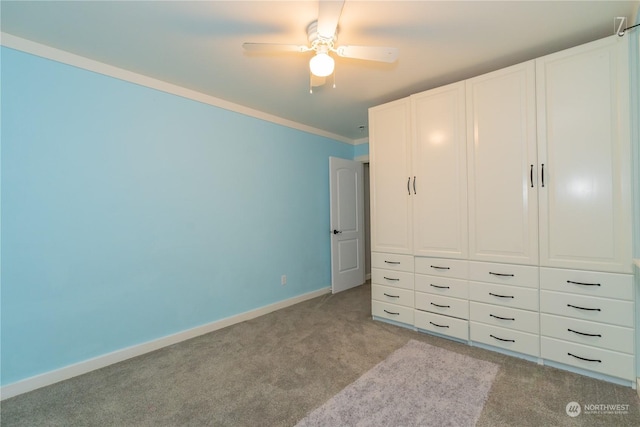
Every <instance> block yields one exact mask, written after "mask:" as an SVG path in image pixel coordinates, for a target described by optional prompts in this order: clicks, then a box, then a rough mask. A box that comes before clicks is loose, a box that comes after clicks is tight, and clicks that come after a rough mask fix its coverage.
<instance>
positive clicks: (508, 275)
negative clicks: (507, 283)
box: [489, 271, 515, 277]
mask: <svg viewBox="0 0 640 427" xmlns="http://www.w3.org/2000/svg"><path fill="white" fill-rule="evenodd" d="M489 274H493V275H494V276H501V277H515V274H505V273H494V272H493V271H490V272H489Z"/></svg>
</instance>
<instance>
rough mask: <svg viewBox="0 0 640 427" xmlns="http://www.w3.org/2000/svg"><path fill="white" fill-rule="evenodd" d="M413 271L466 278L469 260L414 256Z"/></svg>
mask: <svg viewBox="0 0 640 427" xmlns="http://www.w3.org/2000/svg"><path fill="white" fill-rule="evenodd" d="M415 268H416V269H415V272H416V273H419V274H428V275H430V276H441V277H453V278H455V279H466V278H467V277H468V274H469V261H466V260H461V259H448V258H425V257H416V261H415Z"/></svg>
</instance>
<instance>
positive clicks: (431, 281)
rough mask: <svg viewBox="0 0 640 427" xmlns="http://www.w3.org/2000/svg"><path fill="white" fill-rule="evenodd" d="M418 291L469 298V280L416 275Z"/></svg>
mask: <svg viewBox="0 0 640 427" xmlns="http://www.w3.org/2000/svg"><path fill="white" fill-rule="evenodd" d="M415 289H416V292H428V293H430V294H436V295H444V296H447V297H454V298H465V299H467V298H469V282H467V281H466V280H462V279H451V278H449V277H438V276H425V275H423V274H416V275H415Z"/></svg>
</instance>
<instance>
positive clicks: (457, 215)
mask: <svg viewBox="0 0 640 427" xmlns="http://www.w3.org/2000/svg"><path fill="white" fill-rule="evenodd" d="M464 91H465V86H464V82H461V83H455V84H452V85H448V86H444V87H441V88H438V89H434V90H429V91H426V92H423V93H420V94H416V95H412V96H411V112H412V128H413V138H412V155H413V163H412V164H413V176H412V180H413V181H412V187H411V191H412V193H413V197H414V199H413V239H414V240H413V253H414V254H415V255H423V256H434V257H443V258H466V257H467V254H468V238H467V235H468V233H467V169H466V168H467V158H466V139H465V138H466V135H465V103H464V99H465V98H464Z"/></svg>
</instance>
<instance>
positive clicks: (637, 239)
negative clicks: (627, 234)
mask: <svg viewBox="0 0 640 427" xmlns="http://www.w3.org/2000/svg"><path fill="white" fill-rule="evenodd" d="M635 23H636V24H638V23H640V10H639V11H638V14H637V16H636V22H635ZM627 36H628V37H630V40H629V41H630V43H629V45H630V49H631V52H630V53H631V57H630V60H631V85H630V95H631V141H632V145H631V146H632V151H631V152H632V159H633V165H634V167H633V184H634V186H633V190H634V195H635V198H634V199H635V200H634V214H633V218H634V243H635V246H634V250H633V252H634V257H635V258H637V259H640V28H638V27H636V28H634V29H633V30H630V31H629V32H628V33H627ZM635 272H636V277H635V279H636V377H638V378H640V268H638V267H636V268H635Z"/></svg>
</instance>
